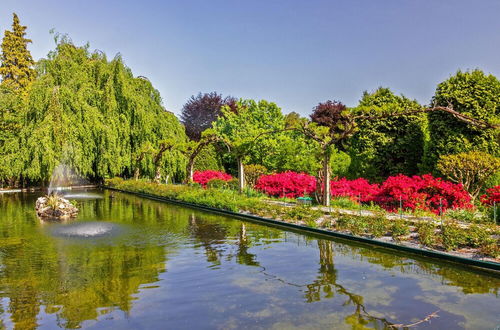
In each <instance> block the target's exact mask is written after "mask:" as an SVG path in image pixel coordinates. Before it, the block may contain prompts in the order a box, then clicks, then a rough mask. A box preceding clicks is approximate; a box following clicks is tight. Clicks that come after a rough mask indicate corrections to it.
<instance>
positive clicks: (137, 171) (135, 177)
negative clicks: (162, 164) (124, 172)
mask: <svg viewBox="0 0 500 330" xmlns="http://www.w3.org/2000/svg"><path fill="white" fill-rule="evenodd" d="M140 173H141V172H140V170H139V166H137V167H136V168H135V170H134V180H139V175H140Z"/></svg>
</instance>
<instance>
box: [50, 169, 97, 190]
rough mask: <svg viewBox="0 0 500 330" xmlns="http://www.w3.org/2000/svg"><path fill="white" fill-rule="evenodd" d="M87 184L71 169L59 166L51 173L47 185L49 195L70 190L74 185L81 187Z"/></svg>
mask: <svg viewBox="0 0 500 330" xmlns="http://www.w3.org/2000/svg"><path fill="white" fill-rule="evenodd" d="M88 183H89V182H88V181H87V180H85V179H83V178H81V177H80V176H78V175H77V174H76V173H75V172H74V171H73V170H72V169H71V167H69V166H67V165H65V164H60V165H58V166H57V167H56V168H54V171H52V176H51V177H50V184H49V195H51V194H52V193H53V192H56V191H62V190H71V186H74V185H80V186H81V185H86V184H88Z"/></svg>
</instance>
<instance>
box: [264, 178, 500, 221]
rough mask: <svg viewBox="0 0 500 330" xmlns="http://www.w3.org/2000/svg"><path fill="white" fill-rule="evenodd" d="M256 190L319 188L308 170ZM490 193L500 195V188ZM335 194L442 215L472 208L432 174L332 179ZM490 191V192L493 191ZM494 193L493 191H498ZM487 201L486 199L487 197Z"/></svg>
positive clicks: (295, 192) (278, 192)
mask: <svg viewBox="0 0 500 330" xmlns="http://www.w3.org/2000/svg"><path fill="white" fill-rule="evenodd" d="M255 188H256V189H257V190H260V191H262V192H264V193H266V194H267V195H269V196H276V197H283V196H286V197H290V198H296V197H299V196H303V195H304V193H305V194H312V193H314V191H315V190H316V178H314V177H313V176H311V175H308V174H305V173H296V172H284V173H277V174H271V175H263V176H261V177H260V178H259V179H258V180H257V184H256V185H255ZM495 188H496V189H497V190H496V191H493V190H492V189H494V188H492V189H490V190H491V191H492V192H491V193H490V195H491V196H496V197H494V198H497V201H498V197H499V192H500V189H499V188H498V187H495ZM330 189H331V195H332V197H341V196H342V197H349V198H351V199H352V200H354V201H358V200H360V201H361V202H362V203H369V202H374V203H375V204H378V205H380V206H381V207H382V208H384V209H386V210H388V211H397V210H398V209H399V206H400V200H401V204H402V207H403V209H410V210H416V209H419V210H425V211H430V212H433V213H436V214H439V211H440V209H441V210H442V212H445V211H446V210H447V209H457V208H471V207H472V204H471V203H470V200H471V198H470V195H469V193H467V191H465V190H464V188H463V187H462V185H461V184H456V183H452V182H449V181H445V180H443V179H441V178H435V177H433V176H432V175H430V174H425V175H422V176H418V175H415V176H412V177H409V176H406V175H402V174H400V175H396V176H391V177H389V178H387V180H385V181H384V182H383V183H382V184H380V185H378V184H371V183H369V182H368V181H367V180H366V179H364V178H358V179H355V180H347V179H345V178H342V179H338V180H333V181H332V182H331V183H330ZM490 190H488V191H490ZM495 192H496V194H495V195H493V193H495ZM485 200H486V199H485Z"/></svg>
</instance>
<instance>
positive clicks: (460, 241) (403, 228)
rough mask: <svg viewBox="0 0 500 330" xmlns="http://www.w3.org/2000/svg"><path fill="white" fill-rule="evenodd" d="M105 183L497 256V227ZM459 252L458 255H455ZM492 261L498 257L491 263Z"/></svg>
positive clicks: (362, 233)
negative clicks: (357, 212)
mask: <svg viewBox="0 0 500 330" xmlns="http://www.w3.org/2000/svg"><path fill="white" fill-rule="evenodd" d="M106 185H107V186H109V187H114V188H117V189H123V190H126V191H130V192H142V193H147V194H151V195H156V196H162V197H167V198H170V199H174V200H178V201H184V202H189V203H192V204H198V205H203V206H210V207H214V208H218V209H224V210H229V211H233V212H243V213H246V214H248V213H251V214H255V215H259V216H262V217H265V218H270V219H275V220H280V221H284V222H290V223H296V224H302V225H307V226H310V227H315V228H322V229H327V230H334V231H340V232H349V233H351V234H352V235H355V236H364V237H370V238H375V237H382V236H384V237H386V238H387V237H389V238H391V237H392V238H391V239H392V240H393V241H394V242H396V243H398V244H399V242H401V241H408V242H413V243H412V244H421V245H425V246H427V247H429V248H431V249H433V250H440V251H442V250H447V251H462V249H464V250H465V251H467V252H465V253H466V254H468V255H470V254H471V251H472V253H473V254H479V255H483V256H491V257H493V258H499V257H500V249H499V239H498V235H499V234H500V227H499V226H494V225H491V226H484V225H464V224H460V223H458V222H456V221H445V222H444V223H443V224H438V223H435V222H434V221H429V220H418V221H416V222H415V221H406V220H404V219H390V218H388V217H387V215H386V214H384V212H383V211H380V212H376V213H374V214H372V215H368V216H359V215H357V214H354V213H353V212H351V213H346V212H341V211H340V210H338V211H336V212H333V214H325V213H324V212H323V211H321V210H319V209H315V208H311V207H307V206H283V205H281V204H278V205H275V204H271V203H269V202H267V201H265V200H264V199H262V198H258V197H247V196H245V195H240V194H238V193H237V192H235V191H232V190H221V189H211V188H207V189H201V188H200V187H189V186H185V185H184V186H183V185H163V184H156V183H151V182H145V181H136V180H123V179H120V178H115V179H110V180H106ZM460 253H464V252H460ZM497 260H498V259H497Z"/></svg>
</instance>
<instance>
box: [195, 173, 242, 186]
mask: <svg viewBox="0 0 500 330" xmlns="http://www.w3.org/2000/svg"><path fill="white" fill-rule="evenodd" d="M232 178H233V177H232V176H230V175H229V174H227V173H224V172H219V171H212V170H206V171H196V172H194V174H193V181H194V182H196V183H199V184H201V185H202V187H203V188H206V186H207V183H208V181H210V180H213V179H219V180H224V181H229V180H231V179H232Z"/></svg>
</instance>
